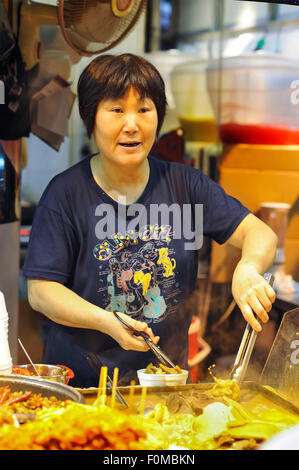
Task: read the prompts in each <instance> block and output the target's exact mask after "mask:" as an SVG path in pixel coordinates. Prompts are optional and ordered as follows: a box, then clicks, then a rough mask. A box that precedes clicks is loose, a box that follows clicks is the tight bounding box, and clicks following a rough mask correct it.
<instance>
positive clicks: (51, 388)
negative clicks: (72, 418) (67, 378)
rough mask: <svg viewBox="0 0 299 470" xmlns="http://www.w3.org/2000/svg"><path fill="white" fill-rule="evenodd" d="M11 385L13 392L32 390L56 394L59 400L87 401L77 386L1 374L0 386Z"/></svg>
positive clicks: (45, 394)
mask: <svg viewBox="0 0 299 470" xmlns="http://www.w3.org/2000/svg"><path fill="white" fill-rule="evenodd" d="M5 385H9V386H10V389H11V391H12V392H17V391H24V392H25V391H32V392H33V393H41V394H42V396H43V397H51V396H55V397H56V398H57V399H58V400H61V401H64V400H72V401H74V402H76V403H85V399H84V396H83V395H82V394H81V393H80V392H79V391H78V390H76V389H75V388H72V387H70V386H69V385H64V384H62V383H59V382H53V381H52V380H45V379H39V378H37V377H27V376H20V375H18V376H17V375H0V387H4V386H5Z"/></svg>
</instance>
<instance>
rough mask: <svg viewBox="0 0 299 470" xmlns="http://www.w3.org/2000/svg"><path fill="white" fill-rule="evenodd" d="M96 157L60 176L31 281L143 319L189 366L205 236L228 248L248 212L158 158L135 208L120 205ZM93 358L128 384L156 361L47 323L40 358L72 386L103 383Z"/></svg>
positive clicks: (41, 216)
mask: <svg viewBox="0 0 299 470" xmlns="http://www.w3.org/2000/svg"><path fill="white" fill-rule="evenodd" d="M90 160H91V157H88V158H86V159H85V160H83V161H81V162H80V163H78V164H76V165H74V166H72V167H71V168H69V169H67V170H66V171H64V172H62V173H60V174H58V175H57V176H55V177H54V178H53V179H52V181H51V182H50V183H49V185H48V187H47V188H46V190H45V192H44V194H43V195H42V197H41V199H40V202H39V205H38V208H37V211H36V214H35V217H34V222H33V226H32V231H31V236H30V242H29V247H28V251H27V256H26V260H25V265H24V268H23V272H24V275H25V276H26V277H35V278H44V279H50V280H52V281H57V282H60V283H62V284H64V285H65V286H66V287H68V288H69V289H71V290H72V291H74V292H75V293H77V294H78V295H80V296H81V297H82V298H84V299H85V300H87V301H89V302H91V303H93V304H95V305H98V306H100V307H101V308H103V309H105V310H107V311H113V310H117V311H120V312H124V313H126V314H128V315H130V316H132V317H133V318H135V319H137V320H142V321H146V322H147V323H148V325H149V326H150V327H151V328H152V330H153V332H154V334H155V335H157V336H160V342H159V345H160V347H161V348H162V349H163V350H165V352H166V353H167V354H168V355H169V356H170V358H171V359H172V361H173V362H174V363H175V364H179V365H180V366H181V367H182V368H187V367H188V366H187V364H188V329H189V326H190V323H191V320H192V318H191V317H192V313H191V312H190V309H187V308H186V305H188V302H190V298H191V296H192V294H193V292H194V288H195V283H196V277H197V266H198V252H199V249H200V246H201V235H202V234H203V235H205V236H210V237H211V238H213V239H214V240H215V241H217V242H218V243H219V244H222V243H224V242H225V241H226V240H227V239H228V238H229V237H230V235H231V234H232V233H233V232H234V230H235V229H236V228H237V226H238V225H239V224H240V222H241V221H242V220H243V218H244V217H245V216H246V215H247V214H248V213H249V210H248V209H246V208H245V207H244V206H243V205H242V204H241V203H240V202H239V201H238V200H236V199H235V198H233V197H231V196H229V195H227V194H226V193H225V191H224V190H223V189H222V188H221V187H220V186H219V185H217V184H216V183H215V182H213V181H212V180H211V179H210V178H208V177H207V176H206V175H204V174H203V173H202V172H201V171H200V170H197V169H194V168H192V167H190V166H188V165H183V164H179V163H170V162H165V161H162V160H159V159H156V158H154V157H151V156H149V164H150V176H149V180H148V183H147V185H146V187H145V189H144V192H143V193H142V195H141V196H140V198H139V199H138V201H136V202H135V203H134V204H131V205H126V204H125V201H124V200H122V201H118V202H116V201H114V200H113V199H111V198H110V197H109V196H108V195H107V194H106V193H105V192H104V191H103V190H102V189H101V187H100V186H99V185H98V184H97V183H96V181H95V180H94V178H93V175H92V171H91V167H90ZM187 312H188V313H187ZM194 314H196V312H194ZM89 351H92V352H95V353H96V354H97V355H98V357H99V359H100V360H101V362H102V363H103V365H106V366H108V370H109V373H111V374H113V369H114V367H118V368H119V383H120V384H123V385H127V384H129V383H130V381H131V380H132V379H136V370H138V369H141V368H144V367H146V366H147V364H148V363H149V362H155V358H154V357H153V354H152V352H151V351H148V352H146V353H144V352H136V351H125V350H124V349H122V348H121V346H119V345H118V343H117V342H116V341H115V340H114V339H112V338H111V337H110V336H108V335H105V334H103V333H101V332H99V331H94V330H90V329H83V328H72V327H67V326H63V325H60V324H57V323H54V322H50V326H49V328H48V331H47V338H46V342H45V354H44V358H43V360H44V362H45V363H48V364H64V365H66V366H68V367H70V368H71V369H72V370H73V371H74V373H75V378H74V379H73V380H72V381H71V382H70V385H73V386H77V387H90V386H97V385H98V377H97V376H96V374H95V373H94V372H93V370H92V369H91V367H90V366H89V364H88V362H87V360H86V355H87V353H88V352H89Z"/></svg>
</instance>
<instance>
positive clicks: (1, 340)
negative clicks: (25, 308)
mask: <svg viewBox="0 0 299 470" xmlns="http://www.w3.org/2000/svg"><path fill="white" fill-rule="evenodd" d="M11 372H12V358H11V354H10V349H9V344H8V313H7V310H6V304H5V299H4V295H3V293H2V292H0V375H7V374H11Z"/></svg>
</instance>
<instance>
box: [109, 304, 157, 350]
mask: <svg viewBox="0 0 299 470" xmlns="http://www.w3.org/2000/svg"><path fill="white" fill-rule="evenodd" d="M109 314H110V315H111V319H109V327H108V331H107V334H109V335H110V336H111V337H112V338H113V339H115V341H117V342H118V344H119V345H120V346H121V347H122V348H123V349H125V350H127V351H128V350H133V351H148V350H149V347H148V346H147V344H146V342H145V341H144V339H143V338H142V337H141V336H140V337H136V336H133V331H132V330H130V329H129V328H127V327H126V326H124V325H123V324H122V323H121V322H120V321H119V320H118V319H117V318H116V317H115V315H114V313H113V312H109ZM117 314H118V315H119V316H120V317H121V318H123V319H124V321H125V322H126V323H128V324H129V325H131V326H132V327H133V328H134V329H135V330H137V331H143V332H144V333H146V334H147V335H148V336H149V337H150V338H151V339H152V340H153V342H154V343H155V344H157V343H158V341H159V339H160V337H159V336H154V334H153V332H152V329H151V328H149V327H148V325H147V323H145V322H141V321H137V320H134V319H133V318H131V317H130V316H129V315H126V314H125V313H121V312H117Z"/></svg>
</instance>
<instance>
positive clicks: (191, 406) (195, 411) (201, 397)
mask: <svg viewBox="0 0 299 470" xmlns="http://www.w3.org/2000/svg"><path fill="white" fill-rule="evenodd" d="M214 402H215V400H214V399H213V398H210V397H208V396H207V395H206V394H205V393H201V392H198V391H196V390H192V391H191V392H189V393H183V392H177V393H171V394H170V395H169V396H168V398H167V400H166V406H167V408H168V410H169V411H170V413H172V414H176V413H186V414H192V415H193V416H199V415H201V414H202V413H203V408H204V407H205V406H207V405H209V404H210V403H214Z"/></svg>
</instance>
